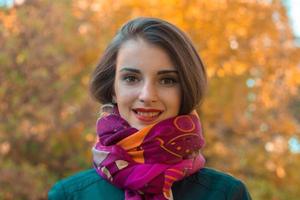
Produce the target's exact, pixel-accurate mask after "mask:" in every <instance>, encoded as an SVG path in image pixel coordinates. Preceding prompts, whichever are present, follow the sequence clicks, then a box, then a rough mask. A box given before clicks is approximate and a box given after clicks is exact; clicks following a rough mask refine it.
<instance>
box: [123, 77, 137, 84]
mask: <svg viewBox="0 0 300 200" xmlns="http://www.w3.org/2000/svg"><path fill="white" fill-rule="evenodd" d="M122 80H123V81H125V82H126V83H135V82H138V81H139V79H138V77H137V76H135V75H124V76H123V77H122Z"/></svg>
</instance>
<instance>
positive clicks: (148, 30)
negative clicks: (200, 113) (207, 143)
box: [90, 17, 207, 114]
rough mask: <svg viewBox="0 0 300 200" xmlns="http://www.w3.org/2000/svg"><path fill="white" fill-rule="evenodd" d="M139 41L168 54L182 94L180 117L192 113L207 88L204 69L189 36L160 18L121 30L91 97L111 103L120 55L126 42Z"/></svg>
mask: <svg viewBox="0 0 300 200" xmlns="http://www.w3.org/2000/svg"><path fill="white" fill-rule="evenodd" d="M137 39H143V40H144V41H146V42H148V43H150V44H154V45H157V46H159V47H160V48H162V49H164V50H165V51H166V52H167V53H168V55H169V56H170V58H171V60H172V62H173V64H174V65H175V68H176V69H177V70H178V75H179V82H180V86H181V90H182V91H181V94H182V96H181V107H180V111H179V114H188V113H190V112H191V111H192V110H193V109H195V108H196V107H197V106H198V105H199V104H200V103H201V102H202V100H203V98H204V95H205V91H206V87H207V76H206V71H205V68H204V66H203V63H202V61H201V59H200V57H199V55H198V53H197V51H196V49H195V47H194V45H193V43H192V41H191V40H190V39H189V38H188V37H187V35H186V34H185V33H184V32H182V31H181V30H179V29H178V28H177V27H176V26H174V25H173V24H170V23H169V22H167V21H164V20H161V19H157V18H148V17H141V18H136V19H133V20H131V21H128V22H127V23H126V24H124V25H123V26H122V27H121V29H120V30H119V31H118V32H117V34H116V36H115V37H114V38H113V40H112V41H111V43H110V44H109V45H108V47H107V49H106V50H105V51H104V53H103V55H102V57H101V59H100V62H99V63H98V65H97V66H96V69H95V71H94V72H93V73H92V78H91V81H90V92H91V94H92V96H93V97H94V98H95V99H96V100H97V101H99V102H100V103H102V104H106V103H112V97H113V95H114V79H115V71H116V60H117V56H118V51H119V49H120V48H121V46H122V44H124V43H125V42H126V41H128V40H137ZM154 59H155V58H154Z"/></svg>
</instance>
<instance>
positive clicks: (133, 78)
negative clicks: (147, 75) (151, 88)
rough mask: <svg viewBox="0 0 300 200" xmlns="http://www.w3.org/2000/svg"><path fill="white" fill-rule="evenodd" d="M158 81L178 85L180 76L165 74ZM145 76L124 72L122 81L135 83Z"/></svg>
mask: <svg viewBox="0 0 300 200" xmlns="http://www.w3.org/2000/svg"><path fill="white" fill-rule="evenodd" d="M157 79H158V80H157V82H158V83H159V84H160V85H162V86H167V87H170V86H173V85H177V84H178V83H179V80H178V77H177V76H176V77H174V76H173V75H167V76H166V75H164V76H161V77H158V78H157ZM142 80H143V78H141V77H140V76H139V75H136V74H123V75H121V81H122V82H124V83H125V84H128V85H134V84H137V83H139V82H140V81H142Z"/></svg>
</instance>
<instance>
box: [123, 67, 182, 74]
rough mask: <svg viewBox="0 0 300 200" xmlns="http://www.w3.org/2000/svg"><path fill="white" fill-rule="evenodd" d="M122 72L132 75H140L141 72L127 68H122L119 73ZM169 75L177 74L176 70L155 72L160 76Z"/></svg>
mask: <svg viewBox="0 0 300 200" xmlns="http://www.w3.org/2000/svg"><path fill="white" fill-rule="evenodd" d="M123 71H129V72H134V73H137V74H140V73H141V71H140V70H138V69H135V68H128V67H124V68H122V69H121V70H120V72H123ZM169 73H176V74H178V71H177V70H173V69H171V70H168V69H164V70H160V71H158V72H157V74H158V75H161V74H169Z"/></svg>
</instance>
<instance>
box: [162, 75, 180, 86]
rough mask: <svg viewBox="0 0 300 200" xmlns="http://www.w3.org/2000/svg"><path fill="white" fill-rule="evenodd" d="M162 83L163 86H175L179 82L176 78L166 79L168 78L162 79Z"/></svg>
mask: <svg viewBox="0 0 300 200" xmlns="http://www.w3.org/2000/svg"><path fill="white" fill-rule="evenodd" d="M160 83H161V84H162V85H175V84H177V83H178V80H177V79H176V78H171V77H166V78H162V79H161V80H160Z"/></svg>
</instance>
